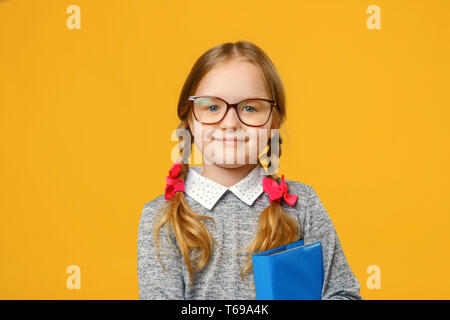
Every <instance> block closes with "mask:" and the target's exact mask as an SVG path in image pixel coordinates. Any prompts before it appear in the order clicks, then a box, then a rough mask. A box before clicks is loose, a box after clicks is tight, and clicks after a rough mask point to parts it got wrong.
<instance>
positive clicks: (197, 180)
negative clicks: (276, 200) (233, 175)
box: [184, 163, 266, 210]
mask: <svg viewBox="0 0 450 320" xmlns="http://www.w3.org/2000/svg"><path fill="white" fill-rule="evenodd" d="M202 171H203V167H201V166H189V170H188V173H187V177H186V181H185V182H184V192H185V193H186V194H187V195H189V196H190V197H191V198H193V199H194V200H195V201H197V202H198V203H200V204H201V205H202V206H203V207H205V208H206V209H208V210H211V209H212V208H213V207H214V205H215V204H216V203H217V201H219V199H220V198H221V197H222V196H223V195H224V193H225V192H226V191H227V190H230V191H231V192H233V193H234V194H235V195H236V196H237V197H238V198H239V199H241V200H242V201H243V202H244V203H246V204H248V205H249V206H250V205H252V204H253V202H255V200H256V199H257V198H258V197H259V196H260V195H261V193H263V192H264V190H263V187H262V178H263V177H264V175H265V174H266V172H265V170H264V168H263V167H262V166H261V165H260V164H259V163H258V164H257V165H256V167H255V168H253V169H252V171H250V172H249V173H248V175H247V176H246V177H245V178H243V179H242V180H241V181H239V182H237V183H236V184H234V185H233V186H231V187H225V186H224V185H221V184H220V183H218V182H215V181H213V180H210V179H208V178H206V177H204V176H202V175H201V173H202Z"/></svg>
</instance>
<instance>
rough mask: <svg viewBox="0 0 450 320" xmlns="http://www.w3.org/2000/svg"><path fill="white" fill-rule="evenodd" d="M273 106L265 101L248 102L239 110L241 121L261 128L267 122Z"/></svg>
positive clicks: (242, 104)
mask: <svg viewBox="0 0 450 320" xmlns="http://www.w3.org/2000/svg"><path fill="white" fill-rule="evenodd" d="M271 107H272V104H271V103H270V102H268V101H264V100H246V101H244V102H241V103H240V104H239V105H238V107H237V109H238V114H239V118H241V121H242V122H244V123H246V124H249V125H251V126H260V125H263V124H264V123H266V122H267V120H268V118H269V115H270V109H271Z"/></svg>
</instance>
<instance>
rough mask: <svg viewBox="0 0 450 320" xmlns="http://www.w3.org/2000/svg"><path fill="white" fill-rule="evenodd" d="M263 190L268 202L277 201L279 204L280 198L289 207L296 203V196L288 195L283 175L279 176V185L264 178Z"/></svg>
mask: <svg viewBox="0 0 450 320" xmlns="http://www.w3.org/2000/svg"><path fill="white" fill-rule="evenodd" d="M262 184H263V190H264V191H265V192H267V194H268V195H269V198H270V202H272V201H278V202H281V198H283V199H284V201H286V203H287V204H288V205H290V206H293V205H294V204H295V202H297V195H295V194H289V193H288V192H287V191H288V187H287V185H286V182H285V181H284V174H282V175H281V183H280V184H278V183H277V182H276V181H274V180H272V179H270V178H268V177H264V178H263V182H262Z"/></svg>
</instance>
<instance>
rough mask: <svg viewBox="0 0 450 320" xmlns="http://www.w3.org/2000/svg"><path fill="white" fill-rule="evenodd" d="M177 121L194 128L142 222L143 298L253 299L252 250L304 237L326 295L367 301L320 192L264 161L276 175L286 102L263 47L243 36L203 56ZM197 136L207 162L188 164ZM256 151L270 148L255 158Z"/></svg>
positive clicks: (140, 275)
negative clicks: (315, 250)
mask: <svg viewBox="0 0 450 320" xmlns="http://www.w3.org/2000/svg"><path fill="white" fill-rule="evenodd" d="M178 117H179V119H180V121H181V123H180V125H179V127H178V128H179V129H185V130H186V131H187V132H188V137H187V139H186V140H185V138H182V139H181V137H180V145H181V144H182V143H183V145H184V147H183V148H180V159H179V161H176V163H175V164H174V165H173V166H172V168H171V169H170V170H169V176H168V177H167V179H166V181H167V184H166V188H165V193H164V194H162V195H160V196H158V197H157V198H155V199H153V200H152V201H150V202H148V203H146V204H145V205H144V208H143V211H142V214H141V218H140V222H139V232H138V245H137V253H138V255H137V265H138V281H139V298H140V299H255V298H256V295H255V288H254V279H253V272H252V264H251V262H252V261H251V255H252V254H253V253H257V252H261V251H264V250H268V249H270V248H274V247H277V246H280V245H283V244H286V243H290V242H294V241H297V240H299V239H301V238H303V239H304V244H305V245H308V244H311V243H314V242H316V241H320V242H321V244H322V250H323V268H324V270H323V271H324V282H323V288H322V299H362V297H361V296H360V293H359V290H360V285H359V282H358V280H357V279H356V277H355V275H354V274H353V272H352V270H351V268H350V266H349V264H348V262H347V259H346V257H345V255H344V252H343V249H342V246H341V244H340V241H339V238H338V236H337V233H336V230H335V228H334V225H333V223H332V221H331V219H330V217H329V215H328V213H327V211H326V210H325V208H324V206H323V204H322V202H321V201H320V199H319V197H318V195H317V193H316V192H315V190H314V189H313V188H312V187H311V186H309V185H306V184H303V183H301V182H297V181H293V180H288V179H284V175H282V177H281V179H280V178H279V177H278V176H277V175H276V174H266V171H265V168H264V167H263V165H262V162H261V160H262V159H263V158H265V159H268V163H270V168H271V169H272V171H273V170H275V172H276V168H277V163H278V158H279V156H280V155H281V149H280V148H279V147H280V144H281V137H280V136H279V135H278V134H275V135H273V134H272V132H274V130H275V132H276V133H277V132H278V131H277V129H279V127H280V126H281V125H282V124H283V122H284V121H285V119H286V106H285V94H284V89H283V85H282V82H281V79H280V77H279V74H278V72H277V70H276V68H275V66H274V65H273V63H272V62H271V60H270V59H269V58H268V56H267V55H266V54H265V53H264V52H263V51H262V50H261V49H260V48H259V47H257V46H256V45H254V44H252V43H250V42H246V41H239V42H236V43H224V44H221V45H218V46H216V47H213V48H211V49H210V50H208V51H207V52H205V53H204V54H203V55H202V56H201V57H200V58H199V59H198V60H197V62H196V63H195V65H194V66H193V68H192V70H191V72H190V74H189V75H188V78H187V80H186V82H185V84H184V86H183V89H182V91H181V94H180V98H179V102H178ZM258 132H259V133H261V132H265V133H267V137H270V138H267V139H264V138H261V134H258ZM191 141H194V143H195V144H196V145H197V147H198V148H199V150H201V151H202V154H203V166H202V167H200V166H193V165H192V166H189V164H188V163H189V162H188V160H187V159H188V158H189V156H190V150H191ZM274 142H275V143H274ZM240 147H243V148H240ZM255 149H256V150H257V151H258V152H257V154H258V155H261V151H263V150H266V149H267V152H266V153H265V154H263V155H262V156H261V157H259V158H258V159H256V161H253V160H254V157H252V156H251V151H252V150H255ZM235 151H236V152H235ZM235 155H236V156H237V158H238V159H240V161H235V159H234V156H235ZM231 158H232V159H231ZM274 168H275V169H274ZM270 186H271V187H272V189H270V188H269V187H270ZM269 190H271V191H270V192H269ZM273 190H277V192H278V193H276V194H275V192H274V191H273Z"/></svg>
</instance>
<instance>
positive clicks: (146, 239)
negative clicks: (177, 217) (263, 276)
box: [137, 179, 362, 300]
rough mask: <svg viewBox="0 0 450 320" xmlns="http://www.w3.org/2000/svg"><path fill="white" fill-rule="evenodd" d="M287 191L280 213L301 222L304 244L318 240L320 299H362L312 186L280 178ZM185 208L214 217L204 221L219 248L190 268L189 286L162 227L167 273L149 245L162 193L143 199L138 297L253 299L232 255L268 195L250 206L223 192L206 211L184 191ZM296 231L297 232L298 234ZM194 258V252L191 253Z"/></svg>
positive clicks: (255, 222)
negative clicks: (289, 197)
mask: <svg viewBox="0 0 450 320" xmlns="http://www.w3.org/2000/svg"><path fill="white" fill-rule="evenodd" d="M285 181H286V184H287V186H288V188H289V193H290V194H296V195H298V200H297V203H296V204H295V205H294V206H292V207H291V206H289V205H287V204H286V203H283V202H282V207H283V209H284V211H285V212H286V213H287V214H289V215H290V216H291V217H293V218H294V219H296V220H297V221H298V223H299V224H300V225H301V228H302V234H303V239H304V244H305V245H308V244H311V243H314V242H316V241H320V242H321V244H322V252H323V268H324V282H323V288H322V299H324V300H325V299H362V297H361V295H360V284H359V282H358V280H357V279H356V277H355V275H354V274H353V272H352V270H351V268H350V266H349V264H348V262H347V259H346V257H345V254H344V251H343V249H342V246H341V243H340V241H339V238H338V235H337V233H336V230H335V228H334V225H333V223H332V221H331V219H330V217H329V215H328V213H327V211H326V209H325V207H324V206H323V204H322V202H321V201H320V199H319V197H318V195H317V193H316V192H315V190H314V189H313V188H312V187H311V186H309V185H306V184H303V183H301V182H297V181H293V180H287V179H286V180H285ZM185 197H186V201H187V203H188V204H189V206H190V208H191V209H192V210H193V211H194V212H196V213H198V214H202V215H208V216H211V217H213V218H214V220H215V226H216V227H215V228H214V226H213V224H212V223H211V222H210V221H208V220H207V221H205V220H204V223H205V225H206V226H207V227H208V229H209V231H210V232H211V234H212V236H213V237H214V238H215V239H216V240H217V241H218V242H219V244H220V246H221V248H222V250H221V254H218V250H216V247H214V252H213V255H212V257H211V260H210V261H209V263H208V265H207V266H206V268H205V269H203V270H201V271H196V272H194V279H195V282H194V286H193V289H192V290H191V289H190V287H189V273H188V271H187V268H186V265H185V264H184V260H183V257H182V255H181V253H179V254H178V255H175V254H174V251H173V248H172V247H171V245H170V244H169V242H168V241H167V240H166V232H165V231H164V230H165V228H162V229H161V233H160V235H161V237H160V242H161V245H162V246H163V248H164V250H166V251H167V252H169V253H171V254H172V255H173V256H174V257H167V256H166V255H165V254H164V253H163V252H161V251H160V252H161V254H160V257H161V260H162V262H163V264H164V266H165V267H166V269H167V270H168V271H169V273H167V272H166V271H164V269H163V268H162V266H161V264H160V262H159V260H158V258H157V256H156V253H155V247H154V241H153V234H152V227H153V221H154V219H155V217H156V213H157V210H158V209H159V208H160V207H161V206H162V205H164V203H165V199H164V194H162V195H160V196H158V197H157V198H155V199H153V200H151V201H149V202H148V203H146V204H145V205H144V207H143V210H142V214H141V218H140V221H139V229H138V242H137V273H138V285H139V298H140V299H160V300H166V299H177V300H182V299H189V300H194V299H198V300H208V299H216V300H224V299H227V300H228V299H230V300H243V299H246V300H253V299H255V298H256V295H255V287H254V280H253V273H252V271H250V272H249V273H248V275H247V277H246V278H245V280H246V282H247V285H246V284H244V283H243V282H242V280H241V278H240V275H239V271H240V269H241V268H242V267H243V265H244V263H245V261H244V260H243V259H242V258H241V257H242V254H241V257H239V255H237V254H235V252H236V251H237V250H239V249H242V248H244V247H245V246H247V245H248V244H249V243H250V241H251V240H252V239H253V237H254V235H255V233H256V230H257V227H258V217H259V214H260V212H261V211H262V210H263V209H264V208H266V207H267V206H268V205H269V204H270V200H269V197H268V195H267V194H266V193H262V194H261V195H260V196H259V197H258V198H257V199H256V201H255V202H254V203H253V204H252V205H251V206H249V205H247V204H245V203H244V202H242V201H241V200H240V199H239V198H238V197H236V195H235V194H233V193H232V192H230V191H229V190H227V191H226V192H225V194H224V195H223V196H222V197H221V198H220V200H219V201H218V202H217V203H216V204H215V206H214V207H213V208H212V210H207V209H205V207H203V206H201V205H200V204H199V203H198V202H196V201H195V200H193V199H192V198H191V197H190V196H189V195H187V194H185ZM299 234H300V233H299ZM170 237H171V239H172V242H173V243H174V244H175V246H176V248H177V249H179V247H178V245H177V242H176V239H175V236H174V234H173V233H172V232H170ZM191 257H194V256H191Z"/></svg>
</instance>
